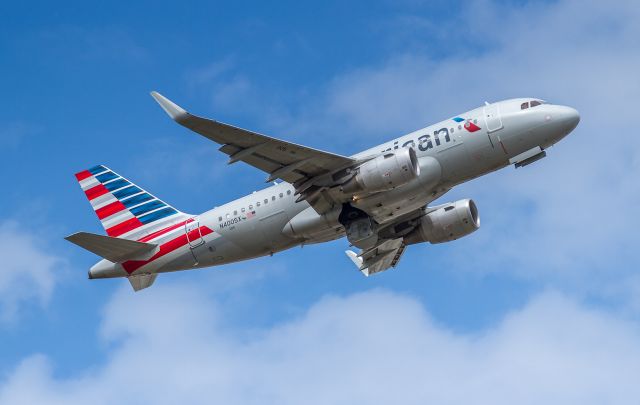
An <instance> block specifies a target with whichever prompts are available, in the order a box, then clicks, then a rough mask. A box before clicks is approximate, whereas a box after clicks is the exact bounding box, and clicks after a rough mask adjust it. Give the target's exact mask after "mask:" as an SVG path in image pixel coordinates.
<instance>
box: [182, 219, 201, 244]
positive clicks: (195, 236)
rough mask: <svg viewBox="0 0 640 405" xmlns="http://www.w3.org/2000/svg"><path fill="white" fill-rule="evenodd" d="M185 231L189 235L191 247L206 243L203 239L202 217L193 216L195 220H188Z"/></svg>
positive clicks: (188, 239)
mask: <svg viewBox="0 0 640 405" xmlns="http://www.w3.org/2000/svg"><path fill="white" fill-rule="evenodd" d="M184 232H185V234H186V235H187V241H188V242H189V247H190V248H191V249H193V248H195V247H198V246H200V245H202V244H204V239H202V233H201V232H200V219H199V218H197V217H196V218H193V221H191V222H187V223H186V224H185V225H184Z"/></svg>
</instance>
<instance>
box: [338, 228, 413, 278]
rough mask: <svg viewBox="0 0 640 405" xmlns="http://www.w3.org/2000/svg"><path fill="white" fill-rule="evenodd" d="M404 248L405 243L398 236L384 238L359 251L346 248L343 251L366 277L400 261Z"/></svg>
mask: <svg viewBox="0 0 640 405" xmlns="http://www.w3.org/2000/svg"><path fill="white" fill-rule="evenodd" d="M405 248H406V245H405V244H404V243H403V242H402V238H398V239H389V240H385V241H383V242H382V243H379V244H377V245H376V246H374V247H372V248H370V249H367V250H363V251H361V252H360V253H355V252H353V251H351V250H347V251H346V252H345V253H346V254H347V256H348V257H349V258H350V259H351V261H353V263H354V264H355V265H356V266H357V267H358V270H360V272H362V274H364V275H365V276H367V277H368V276H370V275H372V274H376V273H380V272H382V271H385V270H388V269H390V268H391V267H395V266H396V265H397V264H398V262H399V261H400V258H401V257H402V254H403V253H404V250H405Z"/></svg>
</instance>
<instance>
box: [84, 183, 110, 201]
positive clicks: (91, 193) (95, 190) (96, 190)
mask: <svg viewBox="0 0 640 405" xmlns="http://www.w3.org/2000/svg"><path fill="white" fill-rule="evenodd" d="M108 192H109V190H107V188H106V187H105V186H103V185H102V184H98V185H97V186H95V187H91V188H90V189H89V190H87V191H85V192H84V193H85V194H86V195H87V198H88V199H89V201H91V200H93V199H94V198H98V197H100V196H101V195H105V194H107V193H108Z"/></svg>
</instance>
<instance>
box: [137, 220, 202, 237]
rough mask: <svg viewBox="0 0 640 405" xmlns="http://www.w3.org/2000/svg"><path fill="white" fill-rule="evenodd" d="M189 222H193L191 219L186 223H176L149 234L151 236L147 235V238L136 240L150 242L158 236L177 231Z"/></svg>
mask: <svg viewBox="0 0 640 405" xmlns="http://www.w3.org/2000/svg"><path fill="white" fill-rule="evenodd" d="M190 222H193V218H189V219H187V220H186V221H182V222H178V223H177V224H173V225H171V226H168V227H166V228H164V229H160V230H159V231H156V232H154V233H151V234H149V235H147V236H144V237H142V238H140V239H138V242H147V241H150V240H152V239H155V238H157V237H159V236H162V235H164V234H166V233H169V232H171V231H173V230H174V229H178V228H180V227H181V226H184V225H185V224H188V223H190Z"/></svg>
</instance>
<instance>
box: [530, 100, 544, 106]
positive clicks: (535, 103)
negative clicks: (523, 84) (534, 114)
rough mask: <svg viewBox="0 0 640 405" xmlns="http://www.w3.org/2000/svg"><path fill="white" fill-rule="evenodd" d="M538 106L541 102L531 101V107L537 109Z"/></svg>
mask: <svg viewBox="0 0 640 405" xmlns="http://www.w3.org/2000/svg"><path fill="white" fill-rule="evenodd" d="M540 104H542V103H541V102H539V101H537V100H533V101H532V102H531V107H537V106H539V105H540Z"/></svg>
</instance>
